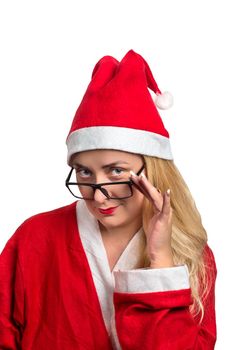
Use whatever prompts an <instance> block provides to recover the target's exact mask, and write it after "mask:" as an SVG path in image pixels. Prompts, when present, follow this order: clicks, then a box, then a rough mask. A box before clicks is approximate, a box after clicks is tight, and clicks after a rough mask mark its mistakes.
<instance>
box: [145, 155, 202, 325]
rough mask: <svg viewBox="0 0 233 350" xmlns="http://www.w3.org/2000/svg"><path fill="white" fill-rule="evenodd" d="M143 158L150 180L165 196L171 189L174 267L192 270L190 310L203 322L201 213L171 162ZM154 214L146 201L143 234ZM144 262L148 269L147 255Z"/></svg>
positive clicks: (149, 203) (190, 271)
mask: <svg viewBox="0 0 233 350" xmlns="http://www.w3.org/2000/svg"><path fill="white" fill-rule="evenodd" d="M143 159H144V162H145V164H146V171H147V177H148V179H149V181H150V182H151V183H152V184H153V185H154V186H155V187H157V188H159V189H160V190H161V191H162V193H164V192H165V191H166V190H167V189H168V188H170V190H171V206H172V209H173V221H172V251H173V258H174V262H175V264H178V265H179V264H186V265H187V267H188V269H189V274H190V286H191V290H192V296H193V301H194V302H193V304H192V306H191V307H190V311H191V312H192V314H193V315H194V316H195V315H198V314H200V315H201V319H202V318H203V315H204V308H203V300H204V298H205V296H206V295H207V294H208V291H209V285H208V281H207V280H208V279H207V278H206V268H205V262H204V258H203V250H204V248H205V246H206V243H207V234H206V231H205V229H204V227H203V225H202V222H201V217H200V214H199V212H198V210H197V208H196V205H195V202H194V200H193V198H192V195H191V193H190V191H189V189H188V186H187V185H186V183H185V181H184V179H183V178H182V176H181V174H180V172H179V170H178V169H177V167H176V165H175V164H174V162H173V161H172V160H165V159H160V158H157V157H151V156H143ZM152 215H153V207H152V203H151V202H150V201H149V200H147V199H144V203H143V210H142V220H143V229H144V231H145V230H146V228H147V226H148V221H149V220H150V218H151V217H152ZM145 254H146V253H145ZM144 261H145V263H144V267H146V266H149V259H148V257H147V256H146V255H145V256H144Z"/></svg>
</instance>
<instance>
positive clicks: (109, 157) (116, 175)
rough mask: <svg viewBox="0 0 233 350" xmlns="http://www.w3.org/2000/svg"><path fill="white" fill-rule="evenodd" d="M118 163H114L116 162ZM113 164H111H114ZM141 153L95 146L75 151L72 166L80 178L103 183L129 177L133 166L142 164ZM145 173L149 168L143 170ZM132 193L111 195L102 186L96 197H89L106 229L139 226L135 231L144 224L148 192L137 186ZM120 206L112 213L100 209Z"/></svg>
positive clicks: (79, 179) (137, 167)
mask: <svg viewBox="0 0 233 350" xmlns="http://www.w3.org/2000/svg"><path fill="white" fill-rule="evenodd" d="M113 163H114V164H113ZM110 164H111V165H110ZM142 164H143V158H142V157H141V156H140V155H137V154H133V153H128V152H123V151H115V150H93V151H85V152H80V153H77V154H75V155H74V156H73V157H72V166H73V167H74V168H75V170H76V178H77V182H87V183H97V184H98V183H102V182H117V181H128V180H129V176H130V173H129V172H130V170H133V171H134V172H135V173H137V172H138V171H139V169H140V168H141V167H142ZM143 172H144V173H145V169H144V170H143ZM132 190H133V195H132V197H129V198H126V199H108V198H107V197H106V196H105V195H104V194H103V193H102V192H101V191H100V190H99V189H97V190H96V191H95V194H94V198H93V200H85V202H86V205H87V208H88V210H89V211H90V212H91V213H92V215H94V216H95V218H96V219H97V220H98V221H99V223H100V225H102V227H103V228H106V229H109V230H111V229H114V228H119V229H121V228H122V229H123V228H124V229H127V226H130V227H131V230H132V229H133V228H134V227H135V232H136V230H138V229H139V228H140V227H141V225H142V204H143V199H144V195H143V194H142V193H141V192H140V191H138V190H137V189H136V188H135V186H133V187H132ZM112 207H117V208H116V209H115V210H114V211H113V212H111V213H108V214H107V213H101V212H100V210H99V209H101V208H102V209H107V208H112Z"/></svg>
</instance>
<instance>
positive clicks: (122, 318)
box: [0, 50, 216, 350]
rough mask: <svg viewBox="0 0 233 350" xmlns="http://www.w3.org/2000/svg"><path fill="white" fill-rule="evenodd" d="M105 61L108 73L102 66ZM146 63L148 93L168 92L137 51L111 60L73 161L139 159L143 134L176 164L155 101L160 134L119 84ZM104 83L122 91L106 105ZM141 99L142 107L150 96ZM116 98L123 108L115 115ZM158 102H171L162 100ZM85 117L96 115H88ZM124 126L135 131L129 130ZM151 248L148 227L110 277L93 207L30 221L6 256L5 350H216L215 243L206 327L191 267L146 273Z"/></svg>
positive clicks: (79, 129) (0, 345)
mask: <svg viewBox="0 0 233 350" xmlns="http://www.w3.org/2000/svg"><path fill="white" fill-rule="evenodd" d="M103 62H104V68H103V67H101V65H102V63H103ZM140 64H141V65H143V72H144V73H143V74H144V75H145V71H146V73H147V76H146V82H147V84H148V86H149V87H150V88H152V90H156V91H155V93H157V94H158V95H160V94H161V93H160V91H159V90H158V87H157V85H155V82H154V80H153V77H152V75H151V72H150V70H149V67H148V65H147V63H146V62H145V60H144V59H143V58H142V57H141V56H140V55H138V54H136V53H135V52H133V51H132V50H131V51H129V52H128V54H127V55H126V56H125V57H124V59H123V60H122V62H121V67H120V69H119V62H118V61H116V60H115V59H113V58H110V57H109V56H107V58H106V57H105V58H104V59H102V61H100V62H99V63H98V64H97V66H96V67H95V69H94V72H93V77H92V78H93V79H92V83H93V84H90V86H89V87H88V90H87V92H86V95H85V96H84V99H83V101H82V103H81V105H80V107H79V109H78V111H77V113H76V116H75V118H74V122H73V125H72V128H71V131H70V133H69V136H68V139H67V145H68V162H69V160H70V157H71V155H72V154H74V153H76V152H80V151H84V150H88V149H89V150H90V149H98V148H99V149H102V148H109V149H120V150H125V151H128V152H134V153H139V152H138V151H139V146H137V143H138V140H140V141H142V136H144V137H145V136H146V137H145V139H144V143H143V144H142V143H140V148H141V150H142V151H141V154H146V153H145V152H147V154H150V155H157V156H161V157H162V158H166V159H171V151H170V147H169V140H168V134H167V132H166V131H165V130H164V129H163V124H162V122H161V120H160V116H159V114H158V112H157V108H156V107H153V108H154V109H153V108H152V107H151V106H152V103H153V101H152V98H151V97H150V98H149V94H148V95H147V101H145V103H144V107H145V108H146V107H148V103H149V106H150V108H151V110H150V108H149V110H150V112H151V113H150V115H152V117H154V118H155V120H156V121H157V128H158V129H157V130H156V133H155V130H154V129H153V128H155V126H154V125H153V123H152V122H151V124H150V123H149V122H148V117H147V123H144V122H145V120H142V121H141V124H140V125H139V124H137V122H138V120H137V118H135V115H138V113H139V114H140V113H141V112H142V110H140V111H138V105H137V103H138V101H137V103H136V106H135V105H134V103H132V101H131V100H130V101H129V103H128V105H127V106H125V105H126V103H125V101H124V103H122V96H123V95H121V92H122V91H121V85H120V78H119V80H117V81H116V79H118V77H119V76H120V73H122V71H123V75H124V74H126V73H127V66H128V67H130V69H131V67H132V66H133V67H136V68H137V70H138V66H139V65H140ZM100 67H101V69H100V70H99V73H98V69H99V68H100ZM119 71H120V73H119ZM96 72H97V73H98V74H97V75H96ZM110 73H111V74H110ZM126 75H127V74H126ZM100 77H101V79H102V80H101V79H100ZM109 77H111V79H110V78H109ZM103 79H104V81H105V84H104V85H105V86H106V81H108V82H111V83H112V84H113V87H116V86H118V87H119V88H118V89H117V92H119V95H117V96H116V95H114V97H112V96H113V95H112V92H113V88H112V85H111V84H110V85H108V87H107V88H106V90H105V92H104V93H103V90H101V93H100V95H99V96H98V98H97V97H96V94H95V93H94V92H95V91H98V93H99V90H100V86H101V87H103ZM114 79H115V80H114ZM100 81H102V85H101V84H100ZM135 82H137V80H135V79H134V80H132V81H130V82H129V84H130V85H131V84H133V85H132V89H133V90H134V93H135V96H136V95H137V93H138V92H139V91H137V84H136V83H135ZM114 84H115V85H114ZM124 84H125V82H124ZM124 84H123V85H124ZM135 84H136V89H135ZM132 89H131V90H132ZM109 92H111V93H109ZM109 96H110V97H109ZM135 96H134V97H135ZM119 97H120V98H119ZM165 97H166V96H165ZM140 98H141V100H143V98H142V97H141V95H140ZM100 100H102V101H110V102H111V103H112V105H111V108H110V109H111V115H113V119H112V121H111V123H109V120H108V123H107V115H109V110H108V108H109V105H110V104H109V103H110V102H107V106H108V108H107V107H106V106H105V107H104V106H103V103H101V104H100V105H101V108H97V109H96V108H93V106H94V107H96V104H97V103H98V104H99V103H100V102H99V101H100ZM87 101H89V102H90V101H91V103H89V104H88V103H86V102H87ZM116 101H118V108H115V107H116ZM134 102H135V100H134ZM166 102H167V100H165V103H166ZM157 103H158V104H159V103H160V105H161V104H162V102H161V100H160V102H159V101H158V100H157ZM119 104H122V108H119ZM113 106H114V108H113ZM123 107H124V108H123ZM87 110H88V113H87ZM147 110H148V108H147ZM96 111H98V112H96ZM119 111H120V115H121V120H120V118H119ZM129 111H130V113H133V114H132V115H134V118H131V119H130V118H129V119H130V121H129V120H128V121H127V120H125V117H126V116H127V115H129ZM126 112H128V114H127V113H126ZM134 112H135V113H134ZM98 113H100V114H101V118H98V115H100V114H98ZM83 115H85V116H87V118H81V116H83ZM105 116H106V120H105ZM114 118H115V119H114ZM124 122H125V123H127V122H128V123H131V125H128V126H127V127H126V124H125V125H124ZM88 123H89V124H88ZM117 123H119V124H117ZM134 123H135V125H134ZM110 124H111V125H110ZM120 125H121V127H120V128H122V129H121V130H119V129H120V128H119V126H120ZM136 125H137V127H135V126H136ZM145 125H146V128H145V127H144V126H145ZM93 128H94V129H93ZM126 128H128V132H129V133H128V134H127V139H125V134H124V133H125V132H126V131H127V130H125V129H126ZM161 130H162V132H161ZM115 132H117V133H118V134H119V139H118V141H117V140H115V138H114V137H113V135H116V134H115ZM120 132H122V134H121V133H120ZM96 133H97V134H98V138H97V139H96ZM154 134H156V135H155V137H154ZM93 135H94V138H93ZM119 140H120V141H119ZM104 142H105V143H104ZM117 142H118V143H117ZM120 143H121V146H119V144H120ZM155 153H156V154H155ZM145 244H146V242H145V235H144V233H143V229H142V228H141V229H140V230H139V231H138V232H136V233H135V235H134V236H133V238H132V239H131V240H130V242H129V243H128V245H127V247H126V248H125V250H124V251H123V253H122V254H121V256H120V258H119V260H118V261H117V263H116V265H115V266H114V269H113V271H111V270H110V267H109V264H108V259H107V255H106V251H105V247H104V244H103V241H102V238H101V233H100V229H99V225H98V221H97V219H96V218H95V217H94V216H93V215H92V214H91V213H90V212H89V210H88V208H87V206H86V203H85V201H84V200H81V201H77V202H75V203H72V204H71V205H68V206H65V207H62V208H59V209H56V210H53V211H50V212H46V213H42V214H38V215H35V216H33V217H31V218H29V219H28V220H26V221H25V222H24V223H23V224H22V225H21V226H20V227H19V228H18V229H17V231H16V232H15V234H14V235H13V236H12V237H11V238H10V239H9V241H8V242H7V244H6V246H5V248H4V250H3V252H2V254H1V256H0V349H2V350H3V349H9V350H10V349H11V350H16V349H22V350H39V349H40V350H51V349H56V350H66V349H67V350H76V349H83V350H84V349H87V350H91V349H93V350H94V349H103V350H105V349H106V350H108V349H109V350H110V349H133V350H136V349H138V350H139V349H140V350H141V349H145V350H152V349H153V350H169V349H170V350H188V349H193V350H204V349H205V350H208V349H209V350H211V349H213V348H214V344H215V340H216V324H215V307H214V283H215V276H216V267H215V262H214V257H213V254H212V252H211V250H210V248H209V247H208V246H206V248H205V250H204V252H203V254H204V259H205V262H206V266H207V267H208V271H209V274H210V275H211V288H210V292H209V294H208V297H207V298H206V299H205V301H204V310H205V312H204V317H203V319H202V320H201V319H200V316H197V317H193V316H192V314H191V313H190V310H189V307H190V305H191V304H192V302H193V300H192V296H191V289H190V285H189V271H188V268H187V267H186V266H175V267H171V268H161V269H150V268H140V261H139V258H140V256H141V254H142V251H143V250H144V248H145Z"/></svg>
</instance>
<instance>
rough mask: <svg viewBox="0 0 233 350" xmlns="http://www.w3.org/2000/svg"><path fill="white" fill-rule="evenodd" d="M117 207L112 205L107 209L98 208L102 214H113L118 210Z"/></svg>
mask: <svg viewBox="0 0 233 350" xmlns="http://www.w3.org/2000/svg"><path fill="white" fill-rule="evenodd" d="M116 208H118V207H111V208H107V209H101V208H99V209H98V210H99V212H100V213H101V214H112V213H113V212H114V211H115V210H116Z"/></svg>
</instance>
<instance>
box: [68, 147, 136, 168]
mask: <svg viewBox="0 0 233 350" xmlns="http://www.w3.org/2000/svg"><path fill="white" fill-rule="evenodd" d="M141 159H142V156H141V155H138V154H134V153H129V152H124V151H117V150H91V151H85V152H80V153H76V154H74V155H73V156H72V158H71V162H72V164H75V163H80V164H82V165H86V166H88V165H93V164H96V165H104V164H108V163H113V162H117V161H122V162H127V163H128V164H132V163H136V162H138V161H140V160H141Z"/></svg>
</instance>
